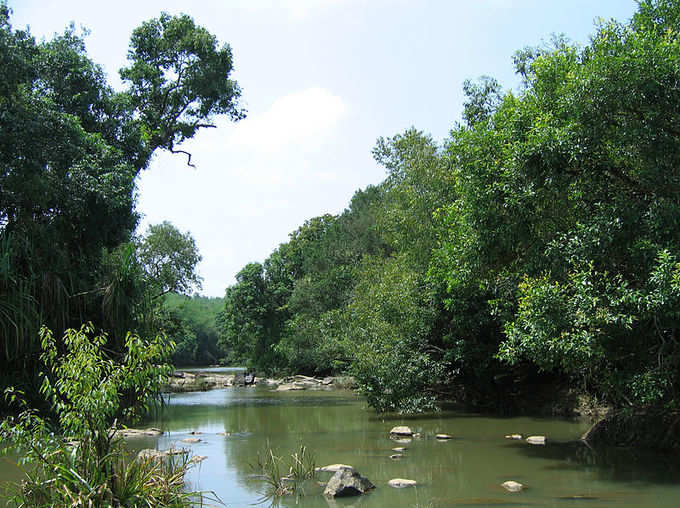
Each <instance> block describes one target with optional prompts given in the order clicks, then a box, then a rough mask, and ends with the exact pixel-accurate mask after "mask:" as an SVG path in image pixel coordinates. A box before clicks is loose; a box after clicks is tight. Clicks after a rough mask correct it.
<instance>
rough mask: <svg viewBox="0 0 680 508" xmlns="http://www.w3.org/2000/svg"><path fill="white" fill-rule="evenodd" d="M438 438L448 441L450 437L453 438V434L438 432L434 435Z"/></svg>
mask: <svg viewBox="0 0 680 508" xmlns="http://www.w3.org/2000/svg"><path fill="white" fill-rule="evenodd" d="M434 437H435V438H436V439H438V440H439V441H446V440H448V439H453V436H452V435H451V434H437V435H436V436H434Z"/></svg>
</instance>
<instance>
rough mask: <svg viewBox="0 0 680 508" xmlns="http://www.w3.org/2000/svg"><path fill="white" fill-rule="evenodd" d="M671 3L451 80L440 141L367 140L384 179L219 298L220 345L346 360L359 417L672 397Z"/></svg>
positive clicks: (259, 354) (286, 359)
mask: <svg viewBox="0 0 680 508" xmlns="http://www.w3.org/2000/svg"><path fill="white" fill-rule="evenodd" d="M679 37H680V5H678V2H677V1H672V0H644V1H641V2H640V4H639V8H638V11H637V12H636V14H635V15H634V17H633V18H632V19H631V20H630V21H629V22H626V23H622V22H616V21H600V22H599V24H598V25H597V26H596V28H595V32H594V34H593V35H592V37H591V39H590V41H589V43H588V44H586V45H583V46H579V45H576V44H573V43H571V42H570V41H569V40H568V39H566V38H565V37H562V36H555V37H553V39H552V40H551V42H550V43H548V44H544V45H541V46H539V47H527V48H524V49H520V50H519V51H517V52H516V53H515V56H514V65H515V69H516V72H517V74H518V75H519V77H520V78H521V86H520V88H519V90H503V88H502V87H501V85H500V84H499V83H498V82H497V81H496V80H495V79H493V78H491V77H482V78H481V79H479V80H477V81H468V82H466V83H465V85H464V91H465V94H466V96H467V100H466V102H465V104H464V111H463V115H462V119H461V120H460V121H459V122H457V123H455V124H454V126H453V128H452V129H451V132H450V135H449V137H448V138H447V139H445V140H443V141H442V142H441V143H439V142H436V141H435V140H433V139H432V138H431V137H430V136H428V135H426V134H424V133H422V132H420V131H418V130H416V129H409V130H407V131H406V132H403V133H400V134H397V135H394V136H392V137H388V138H384V139H379V140H378V141H377V143H376V146H375V148H374V150H373V155H374V157H375V159H376V160H377V161H378V162H379V163H380V164H382V165H383V166H384V167H385V170H386V173H387V176H386V178H385V180H384V181H383V182H381V183H380V184H378V185H376V186H373V187H368V188H366V189H364V190H360V191H358V192H357V193H356V194H355V195H354V197H353V198H352V200H351V202H350V203H349V206H348V207H347V209H346V210H345V211H344V212H343V213H341V214H339V215H323V216H320V217H315V218H312V219H310V220H308V221H306V222H305V223H304V224H303V225H302V226H300V227H299V228H298V229H297V230H296V231H294V232H293V233H291V235H290V239H289V241H288V242H286V243H283V244H281V245H280V246H279V247H278V248H277V249H276V250H275V251H274V252H272V253H271V255H270V256H269V257H268V258H267V259H266V260H265V261H264V262H263V263H250V264H248V265H246V266H245V267H244V268H243V269H242V270H241V271H240V272H239V273H238V275H237V277H236V278H237V282H236V284H234V285H233V286H231V287H229V288H228V289H227V291H226V295H225V308H224V313H223V316H222V318H221V323H220V343H221V345H222V347H223V348H224V349H225V350H226V351H227V354H228V356H227V359H228V361H230V362H232V363H241V362H246V363H248V364H249V365H250V366H252V367H254V368H258V369H261V370H263V371H277V370H278V371H289V372H305V373H309V374H325V373H331V372H343V371H346V372H350V373H352V374H353V375H354V376H356V378H357V380H358V382H359V384H360V387H361V391H362V392H363V393H364V394H365V396H366V397H367V399H368V402H369V403H370V404H371V405H372V406H373V407H375V408H376V409H378V410H380V411H417V410H426V409H432V408H434V407H436V405H437V404H438V402H439V401H440V400H442V399H454V400H458V401H461V402H466V403H470V404H475V405H477V406H480V405H481V406H488V407H493V408H497V409H498V408H500V409H504V408H510V409H511V408H513V407H517V406H519V405H521V403H522V401H523V400H525V399H526V398H527V397H528V396H529V395H530V393H532V392H536V391H537V390H539V389H540V388H541V387H547V388H548V391H550V392H552V393H563V392H560V391H559V389H558V390H556V388H559V387H570V388H571V389H572V390H577V391H579V392H580V393H584V394H588V395H590V396H591V397H593V398H594V400H597V401H600V402H604V403H609V404H613V405H615V406H630V405H637V406H640V405H643V406H649V405H653V406H661V407H665V408H675V407H676V406H677V403H678V389H679V388H680V365H679V364H680V342H679V340H680V337H678V330H679V328H680V313H679V312H678V309H680V258H679V256H680V228H678V224H680V171H679V168H680V165H679V163H680V120H679V119H680V85H679V83H680V39H679Z"/></svg>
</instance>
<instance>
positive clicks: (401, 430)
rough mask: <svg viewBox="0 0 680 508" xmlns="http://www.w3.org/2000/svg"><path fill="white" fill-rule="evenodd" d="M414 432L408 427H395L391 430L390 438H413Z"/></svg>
mask: <svg viewBox="0 0 680 508" xmlns="http://www.w3.org/2000/svg"><path fill="white" fill-rule="evenodd" d="M412 435H413V431H412V430H411V429H410V428H409V427H406V426H400V427H393V428H392V430H390V436H412Z"/></svg>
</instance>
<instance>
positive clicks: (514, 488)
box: [501, 480, 524, 492]
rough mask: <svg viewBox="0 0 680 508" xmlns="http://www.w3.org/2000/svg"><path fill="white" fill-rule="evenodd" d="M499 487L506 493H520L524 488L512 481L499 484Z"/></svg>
mask: <svg viewBox="0 0 680 508" xmlns="http://www.w3.org/2000/svg"><path fill="white" fill-rule="evenodd" d="M501 487H503V488H504V489H505V490H507V491H508V492H520V491H521V490H522V489H523V488H524V485H522V484H521V483H519V482H516V481H513V480H508V481H507V482H503V483H501Z"/></svg>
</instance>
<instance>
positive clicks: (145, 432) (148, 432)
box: [114, 427, 163, 437]
mask: <svg viewBox="0 0 680 508" xmlns="http://www.w3.org/2000/svg"><path fill="white" fill-rule="evenodd" d="M114 435H115V437H141V436H161V435H163V431H162V430H161V429H156V428H154V427H151V428H149V429H118V430H116V431H114Z"/></svg>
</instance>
